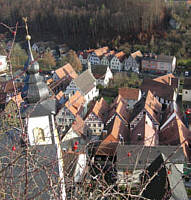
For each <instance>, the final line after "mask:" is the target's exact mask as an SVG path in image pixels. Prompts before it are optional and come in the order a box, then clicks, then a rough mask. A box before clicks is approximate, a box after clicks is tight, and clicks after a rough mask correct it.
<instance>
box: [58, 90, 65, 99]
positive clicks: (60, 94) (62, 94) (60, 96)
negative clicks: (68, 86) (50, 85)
mask: <svg viewBox="0 0 191 200" xmlns="http://www.w3.org/2000/svg"><path fill="white" fill-rule="evenodd" d="M63 96H64V93H63V92H62V91H60V92H59V93H58V94H57V95H56V100H58V101H60V99H61V98H62V97H63Z"/></svg>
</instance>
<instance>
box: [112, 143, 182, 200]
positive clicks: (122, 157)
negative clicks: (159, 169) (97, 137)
mask: <svg viewBox="0 0 191 200" xmlns="http://www.w3.org/2000/svg"><path fill="white" fill-rule="evenodd" d="M161 153H163V154H164V155H165V156H166V157H167V158H168V159H169V161H168V163H169V162H171V163H173V164H175V165H176V167H177V169H179V171H180V169H181V173H182V172H183V164H184V162H185V157H184V153H183V150H182V148H179V149H178V150H177V147H175V146H143V145H118V147H117V150H116V152H115V154H116V157H117V158H116V164H115V166H116V170H117V184H118V185H131V186H137V184H141V180H140V175H141V174H142V173H143V172H146V168H147V167H148V166H149V165H150V164H151V163H152V162H153V161H154V160H155V159H156V158H157V157H158V156H159V155H160V154H161ZM158 177H159V176H158ZM177 183H178V181H177V182H176V184H177ZM139 191H140V190H139ZM151 199H153V198H151Z"/></svg>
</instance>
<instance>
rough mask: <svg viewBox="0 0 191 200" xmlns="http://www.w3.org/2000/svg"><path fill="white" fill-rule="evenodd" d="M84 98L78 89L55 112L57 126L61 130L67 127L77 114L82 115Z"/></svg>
mask: <svg viewBox="0 0 191 200" xmlns="http://www.w3.org/2000/svg"><path fill="white" fill-rule="evenodd" d="M84 104H85V99H84V97H83V96H82V95H81V93H80V92H79V91H76V93H75V94H74V95H73V96H71V97H70V98H69V99H68V101H67V102H66V103H65V104H64V105H63V107H62V108H61V109H60V110H59V112H58V113H57V114H56V117H55V119H56V123H57V126H59V127H60V128H61V130H62V131H64V130H66V129H68V128H69V127H70V126H71V124H72V123H73V121H74V120H75V118H76V116H77V115H80V116H81V117H83V116H84V114H85V113H84V110H85V109H84V106H85V105H84Z"/></svg>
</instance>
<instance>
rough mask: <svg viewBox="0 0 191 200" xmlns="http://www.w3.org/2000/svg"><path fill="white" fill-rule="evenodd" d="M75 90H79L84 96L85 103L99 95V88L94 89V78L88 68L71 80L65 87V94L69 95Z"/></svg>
mask: <svg viewBox="0 0 191 200" xmlns="http://www.w3.org/2000/svg"><path fill="white" fill-rule="evenodd" d="M76 91H79V92H80V93H81V94H82V95H83V96H84V98H85V100H86V103H87V104H88V103H89V102H90V101H92V100H93V99H94V98H95V97H97V96H98V95H99V90H97V89H96V79H95V78H94V77H93V75H92V73H91V71H90V70H89V69H87V70H86V71H84V72H83V73H82V74H80V75H79V76H78V77H77V78H75V79H74V80H73V81H71V83H70V84H69V85H68V86H67V88H66V91H65V94H66V96H71V95H73V94H75V92H76Z"/></svg>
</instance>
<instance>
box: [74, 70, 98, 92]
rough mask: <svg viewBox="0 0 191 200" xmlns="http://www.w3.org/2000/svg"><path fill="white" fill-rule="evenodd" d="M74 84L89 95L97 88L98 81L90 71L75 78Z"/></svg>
mask: <svg viewBox="0 0 191 200" xmlns="http://www.w3.org/2000/svg"><path fill="white" fill-rule="evenodd" d="M74 82H75V83H76V86H77V87H78V88H79V89H80V90H81V91H82V92H83V94H87V93H88V92H89V91H90V90H91V89H93V88H94V87H95V84H96V80H95V78H94V77H93V75H92V73H91V72H90V70H89V69H87V70H86V71H84V72H83V73H82V74H80V75H79V76H78V77H77V78H75V79H74Z"/></svg>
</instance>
